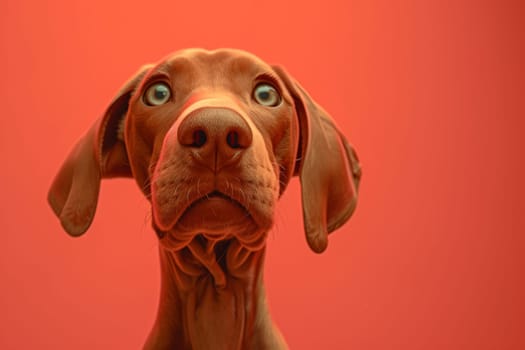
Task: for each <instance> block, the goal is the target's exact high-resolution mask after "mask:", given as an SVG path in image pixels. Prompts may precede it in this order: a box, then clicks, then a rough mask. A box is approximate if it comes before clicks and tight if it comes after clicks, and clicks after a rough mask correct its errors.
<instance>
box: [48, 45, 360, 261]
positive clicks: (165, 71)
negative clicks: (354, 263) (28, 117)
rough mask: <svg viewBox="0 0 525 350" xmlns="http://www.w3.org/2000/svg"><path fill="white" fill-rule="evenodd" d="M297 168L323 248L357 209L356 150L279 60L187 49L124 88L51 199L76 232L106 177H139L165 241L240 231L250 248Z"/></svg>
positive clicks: (74, 155) (310, 237)
mask: <svg viewBox="0 0 525 350" xmlns="http://www.w3.org/2000/svg"><path fill="white" fill-rule="evenodd" d="M294 175H298V176H299V177H300V180H301V187H302V202H303V213H304V228H305V232H306V237H307V241H308V244H309V245H310V247H311V248H312V249H313V250H314V251H316V252H321V251H323V250H324V249H325V248H326V246H327V235H328V233H330V232H332V231H333V230H335V229H336V228H338V227H339V226H341V225H342V224H343V223H345V222H346V221H347V220H348V219H349V217H350V216H351V214H352V212H353V211H354V209H355V206H356V201H357V189H358V186H359V180H360V176H361V170H360V166H359V163H358V159H357V156H356V154H355V152H354V150H353V148H352V147H351V146H350V144H349V143H348V142H347V141H346V139H345V137H344V136H343V135H342V134H341V133H340V131H339V130H338V128H337V127H336V125H335V124H334V122H333V120H332V119H331V118H330V116H329V115H328V114H327V113H326V112H325V111H324V110H323V109H322V108H321V107H320V106H318V105H317V104H316V103H315V102H314V101H313V100H312V99H311V98H310V97H309V96H308V94H307V93H306V92H305V91H304V90H303V89H302V88H301V86H299V84H298V83H297V82H295V81H294V80H293V78H292V77H290V75H289V74H287V73H286V72H285V71H284V70H283V69H282V68H280V67H275V66H270V65H268V64H266V63H265V62H263V61H262V60H260V59H259V58H257V57H255V56H253V55H251V54H249V53H246V52H243V51H239V50H231V49H228V50H226V49H223V50H216V51H205V50H200V49H191V50H184V51H179V52H176V53H175V54H173V55H170V56H169V57H167V58H166V59H164V60H162V61H160V62H159V63H158V64H156V65H147V66H144V67H142V68H141V69H140V70H139V71H138V72H137V73H136V74H135V75H134V76H133V77H132V78H131V79H130V80H129V81H128V82H127V83H126V84H124V86H123V88H122V89H121V90H120V91H119V92H118V94H117V96H116V97H115V98H114V100H113V102H112V103H111V104H110V105H109V107H108V108H107V110H106V113H105V114H104V116H103V117H102V118H101V119H99V120H98V121H97V122H96V123H95V124H94V125H93V127H92V128H91V129H90V130H89V131H88V132H87V134H86V135H85V136H84V137H83V138H82V139H81V140H80V141H79V142H78V143H77V145H76V146H75V148H74V149H73V151H72V152H71V153H70V155H69V157H68V158H67V159H66V161H65V163H64V164H63V166H62V168H61V169H60V171H59V173H58V174H57V176H56V178H55V180H54V182H53V184H52V186H51V189H50V192H49V197H48V200H49V203H50V204H51V207H52V208H53V210H54V212H55V214H56V215H57V216H58V217H59V218H60V221H61V223H62V226H63V227H64V229H65V230H66V231H67V232H68V233H69V234H70V235H73V236H79V235H81V234H82V233H84V232H85V231H86V230H87V229H88V227H89V225H90V224H91V221H92V219H93V216H94V214H95V209H96V204H97V199H98V193H99V188H100V181H101V179H102V178H110V177H134V178H135V180H136V182H137V183H138V185H139V187H140V189H141V190H142V192H143V193H144V195H145V196H146V197H147V198H148V200H149V201H150V202H151V204H152V212H153V219H152V222H153V227H154V229H155V231H156V232H157V234H158V235H159V238H160V241H161V244H165V245H166V246H171V247H173V248H175V249H176V248H177V247H182V246H184V245H186V244H187V243H188V242H189V241H191V240H192V239H193V238H194V237H195V235H197V234H203V235H205V236H209V237H215V238H217V239H221V238H231V236H232V235H235V237H236V238H237V239H238V240H239V241H240V242H241V243H242V244H243V245H245V246H246V247H247V248H249V249H257V247H260V246H261V245H262V244H264V239H265V235H266V232H268V230H269V229H270V228H271V226H272V225H273V218H274V210H275V204H276V201H277V199H278V198H279V196H280V195H281V194H282V193H283V191H284V190H285V188H286V186H287V184H288V182H289V180H290V178H291V177H292V176H294Z"/></svg>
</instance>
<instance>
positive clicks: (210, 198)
mask: <svg viewBox="0 0 525 350" xmlns="http://www.w3.org/2000/svg"><path fill="white" fill-rule="evenodd" d="M217 199H224V200H226V201H228V202H231V203H233V204H235V205H237V206H239V207H241V209H243V210H244V211H246V212H247V213H248V214H249V211H248V210H247V209H246V207H245V206H244V205H242V203H241V202H239V201H238V200H236V199H233V198H232V197H230V196H228V195H226V194H224V193H222V192H220V191H217V190H214V191H211V192H210V193H208V194H206V195H204V196H202V197H200V198H198V199H196V200H194V201H193V202H191V203H190V205H189V206H188V207H187V208H186V209H185V210H184V212H186V211H188V209H191V208H192V207H194V206H196V205H197V204H199V203H201V202H205V201H213V200H217ZM183 215H184V213H183Z"/></svg>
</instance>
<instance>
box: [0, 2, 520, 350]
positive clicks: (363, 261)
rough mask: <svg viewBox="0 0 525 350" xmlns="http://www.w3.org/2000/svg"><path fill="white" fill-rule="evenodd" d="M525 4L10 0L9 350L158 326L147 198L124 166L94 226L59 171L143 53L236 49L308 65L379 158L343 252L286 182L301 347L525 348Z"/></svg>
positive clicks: (318, 89)
mask: <svg viewBox="0 0 525 350" xmlns="http://www.w3.org/2000/svg"><path fill="white" fill-rule="evenodd" d="M522 4H523V2H521V1H519V0H518V1H491V2H488V1H472V2H467V1H343V0H342V1H330V0H323V1H286V2H285V1H282V2H280V1H270V0H267V1H247V0H246V1H237V2H230V1H210V2H209V4H203V3H202V2H201V1H186V2H180V1H178V2H176V1H162V0H158V1H151V2H147V1H140V2H131V1H126V2H121V3H119V4H117V3H112V2H110V1H99V2H85V1H62V2H59V1H33V2H29V1H28V0H21V1H15V0H7V1H2V2H1V4H0V26H1V32H0V33H1V41H0V43H1V54H0V65H1V67H2V68H3V69H2V73H1V77H0V86H1V93H0V101H1V111H0V121H1V127H0V164H1V167H0V171H1V172H0V196H1V198H2V199H1V204H0V205H1V208H0V227H1V231H2V232H1V234H0V272H1V275H0V276H1V286H0V288H1V289H0V298H1V299H0V310H1V311H0V348H2V349H57V348H58V349H136V348H140V347H141V346H142V344H143V341H144V340H145V337H146V335H147V334H148V332H149V330H150V327H151V326H152V324H153V320H154V317H155V313H156V309H157V301H158V295H159V263H158V257H157V242H156V238H155V235H154V233H153V232H152V230H151V229H150V223H149V221H150V216H149V214H148V212H149V210H148V204H147V202H146V201H145V200H144V199H142V197H141V195H140V193H139V191H138V189H137V188H136V185H135V184H134V182H133V181H130V180H111V181H106V182H104V183H103V186H102V191H101V195H100V200H99V206H98V212H97V215H96V217H95V220H94V222H93V225H92V227H91V229H90V231H89V232H88V233H87V234H86V235H85V236H83V237H82V238H79V239H73V238H70V237H68V236H67V235H66V234H65V233H64V232H63V231H62V229H61V227H60V225H59V222H58V220H57V219H56V218H55V217H54V216H53V214H52V212H51V210H50V209H49V207H48V206H47V203H46V200H45V198H46V193H47V190H48V186H49V184H50V182H51V180H52V178H53V176H54V175H55V173H56V171H57V170H58V167H59V166H60V164H61V162H62V161H63V159H64V157H65V156H66V154H67V153H68V151H69V150H70V148H71V146H72V145H73V144H74V143H75V142H76V140H77V139H78V138H79V136H80V135H81V134H82V133H84V131H85V130H86V129H87V128H88V127H89V126H90V125H91V123H92V122H93V121H94V120H95V119H96V118H97V117H98V116H100V115H101V113H102V112H103V111H104V109H105V107H106V104H107V103H108V102H109V101H110V100H111V98H112V96H113V94H114V93H115V91H116V90H117V89H118V87H119V86H120V85H121V84H122V83H123V82H124V81H125V80H126V79H127V78H128V77H129V76H130V75H131V74H132V73H133V72H135V70H136V69H137V68H138V67H139V66H140V65H142V64H144V63H147V62H152V61H157V60H158V59H159V58H161V57H163V56H164V55H165V54H167V53H169V52H171V51H174V50H177V49H180V48H185V47H205V48H217V47H236V48H243V49H246V50H248V51H252V52H254V53H255V54H257V55H259V56H260V57H262V58H263V59H265V60H266V61H268V62H271V63H279V64H282V65H283V66H285V67H287V69H288V70H289V71H290V72H291V73H292V74H293V75H294V76H295V78H297V79H298V80H299V81H300V82H301V83H302V85H303V86H304V87H305V88H306V89H307V90H308V91H309V92H310V93H311V95H312V96H314V98H316V99H317V101H318V102H319V103H320V104H321V105H323V106H324V107H325V108H326V109H327V110H328V111H329V112H331V114H332V115H333V117H334V119H336V120H337V122H338V123H339V125H340V126H341V128H342V129H343V132H344V133H345V134H346V135H347V136H348V138H349V140H350V141H351V142H352V143H353V144H354V145H355V147H356V149H357V151H358V154H359V156H360V158H361V161H362V165H363V169H364V175H363V182H362V187H361V192H360V195H361V196H360V202H359V204H358V208H357V211H356V213H355V215H354V217H353V218H352V219H351V221H350V222H349V224H347V225H346V226H344V227H343V228H341V229H340V230H339V231H338V232H336V233H335V234H333V235H331V236H330V242H329V247H328V250H327V251H326V252H325V253H324V254H322V255H315V254H314V253H312V252H311V251H309V249H308V247H307V245H306V241H305V239H304V237H303V232H302V218H301V211H300V210H301V209H300V200H299V185H298V181H297V179H295V180H294V181H293V182H292V184H291V185H290V187H289V189H288V191H287V193H286V195H285V196H284V198H283V199H282V202H281V205H280V209H279V214H278V216H277V224H276V228H275V230H274V231H273V232H272V233H271V235H270V239H269V242H268V246H269V249H268V254H267V260H266V269H265V280H266V286H267V291H268V298H269V303H270V307H271V312H272V315H273V317H274V319H275V321H276V322H277V324H278V325H279V326H280V328H281V329H282V331H283V333H284V334H285V337H286V338H287V341H288V342H289V345H290V347H291V348H292V349H404V350H406V349H477V350H480V349H498V350H499V349H506V350H507V349H508V350H510V349H513V350H514V349H516V350H517V349H524V348H525V330H524V324H525V301H524V296H525V294H524V293H525V283H524V275H523V271H524V267H525V264H524V258H523V257H522V256H521V255H522V254H523V251H524V249H523V248H524V247H525V238H524V237H525V235H524V233H525V220H524V215H523V209H524V207H525V203H524V199H523V198H524V195H525V189H524V185H523V180H524V178H525V171H524V165H523V162H524V160H525V157H524V153H525V152H524V151H525V145H524V142H523V141H522V140H523V138H524V136H523V134H524V133H525V122H524V118H525V102H524V101H525V95H524V93H525V69H524V62H525V50H524V39H523V34H524V33H525V30H524V24H523V23H525V22H524V21H525V18H524V17H525V16H524V14H525V11H524V8H523V5H522Z"/></svg>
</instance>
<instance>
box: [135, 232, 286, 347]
mask: <svg viewBox="0 0 525 350" xmlns="http://www.w3.org/2000/svg"><path fill="white" fill-rule="evenodd" d="M264 254H265V248H264V247H263V248H261V249H258V250H255V251H249V250H248V249H246V248H244V247H243V246H242V245H241V244H240V243H239V241H238V240H237V239H235V238H232V239H230V240H228V241H215V242H214V241H210V240H206V239H204V238H203V237H202V236H197V237H195V238H194V239H193V240H192V241H191V242H190V244H188V245H187V246H185V247H184V248H181V249H179V250H168V249H166V248H164V247H163V246H162V245H161V247H160V260H161V283H162V284H161V295H160V303H159V311H158V314H157V320H156V322H155V325H154V327H153V330H152V332H151V334H150V336H149V338H148V340H147V342H146V345H145V349H228V350H230V349H232V350H233V349H256V348H257V349H259V348H260V349H266V348H267V349H285V348H286V346H285V344H284V341H283V339H282V337H281V336H280V333H279V331H278V330H277V329H276V328H275V327H274V325H273V323H272V322H271V319H270V316H269V313H268V310H267V306H266V299H265V292H264V287H263V277H262V276H263V262H264ZM255 344H257V346H258V347H256V346H255ZM264 344H266V345H264Z"/></svg>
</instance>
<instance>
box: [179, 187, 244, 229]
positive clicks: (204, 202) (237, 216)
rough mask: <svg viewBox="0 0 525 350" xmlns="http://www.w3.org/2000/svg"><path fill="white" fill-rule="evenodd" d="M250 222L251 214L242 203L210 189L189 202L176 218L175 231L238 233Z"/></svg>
mask: <svg viewBox="0 0 525 350" xmlns="http://www.w3.org/2000/svg"><path fill="white" fill-rule="evenodd" d="M251 223H253V218H252V215H251V214H250V212H249V211H248V210H247V208H246V207H245V206H244V205H243V204H242V203H240V202H239V201H238V200H235V199H234V198H232V197H230V196H228V195H226V194H224V193H222V192H219V191H212V192H210V193H208V194H206V195H205V196H203V197H200V198H198V199H196V200H195V201H193V202H191V204H190V205H189V206H188V207H187V208H186V209H185V210H184V211H183V213H182V215H181V216H180V217H179V219H178V220H177V222H176V224H175V228H176V231H177V232H188V231H192V232H195V233H203V234H206V235H208V236H224V235H225V234H231V233H238V231H239V230H241V229H243V228H246V226H248V225H249V224H251Z"/></svg>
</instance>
